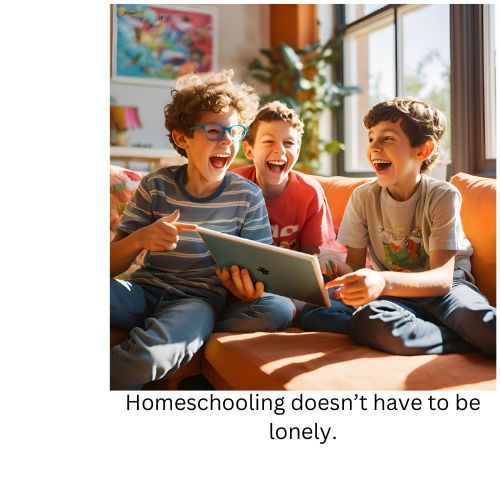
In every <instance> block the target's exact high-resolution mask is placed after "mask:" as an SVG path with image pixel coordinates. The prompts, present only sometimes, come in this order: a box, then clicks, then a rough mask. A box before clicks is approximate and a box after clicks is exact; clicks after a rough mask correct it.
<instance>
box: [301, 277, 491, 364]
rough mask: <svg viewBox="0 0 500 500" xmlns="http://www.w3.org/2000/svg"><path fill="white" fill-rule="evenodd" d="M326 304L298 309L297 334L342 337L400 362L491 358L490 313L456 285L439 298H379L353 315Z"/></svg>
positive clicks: (473, 292) (472, 291) (469, 290)
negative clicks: (451, 356)
mask: <svg viewBox="0 0 500 500" xmlns="http://www.w3.org/2000/svg"><path fill="white" fill-rule="evenodd" d="M331 302H332V306H331V307H328V308H321V307H317V306H312V305H308V306H306V307H304V309H303V311H302V317H301V323H302V328H304V330H323V331H324V330H326V331H334V332H338V333H347V334H350V335H351V337H352V339H353V341H354V342H356V343H357V344H362V345H367V346H370V347H373V348H375V349H378V350H381V351H385V352H389V353H392V354H400V355H405V356H410V355H416V354H447V353H464V352H472V351H476V350H480V351H483V352H485V353H486V354H489V355H491V356H495V355H496V309H495V308H494V307H492V306H491V305H490V304H489V303H488V301H487V300H486V298H485V297H484V296H483V295H481V294H480V293H479V292H478V291H477V289H476V287H474V285H471V284H469V283H466V282H464V281H461V280H457V281H455V282H454V283H453V287H452V290H451V291H450V292H449V293H448V294H446V295H444V296H442V297H426V298H401V297H388V296H383V297H379V298H378V299H377V300H374V301H372V302H369V303H368V304H365V305H364V306H362V307H360V308H358V309H354V308H353V307H351V306H347V305H346V304H344V303H343V302H342V301H340V300H334V299H332V298H331Z"/></svg>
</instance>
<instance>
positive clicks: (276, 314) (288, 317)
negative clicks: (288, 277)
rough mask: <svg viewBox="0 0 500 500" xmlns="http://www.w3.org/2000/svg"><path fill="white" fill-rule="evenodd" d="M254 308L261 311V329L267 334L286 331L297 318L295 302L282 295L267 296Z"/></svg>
mask: <svg viewBox="0 0 500 500" xmlns="http://www.w3.org/2000/svg"><path fill="white" fill-rule="evenodd" d="M252 308H257V309H258V310H259V316H260V318H259V319H260V328H259V329H260V330H262V331H266V332H274V331H279V330H285V329H286V328H288V327H289V326H290V325H291V324H292V321H293V318H294V317H295V306H294V304H293V302H292V301H291V300H290V299H288V298H287V297H282V296H280V295H272V294H266V295H264V296H263V297H261V298H260V299H259V301H257V303H255V304H254V305H253V306H252Z"/></svg>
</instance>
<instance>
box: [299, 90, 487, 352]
mask: <svg viewBox="0 0 500 500" xmlns="http://www.w3.org/2000/svg"><path fill="white" fill-rule="evenodd" d="M364 125H365V127H366V128H367V129H368V149H367V157H368V161H369V162H370V164H371V166H372V168H373V169H374V170H375V173H376V174H377V179H376V180H374V181H373V182H369V183H367V184H365V185H362V186H360V187H358V188H357V189H356V190H355V191H354V192H353V194H352V197H351V199H350V201H349V203H348V206H347V207H346V211H345V215H344V218H343V220H342V224H341V226H340V230H339V234H338V238H337V240H338V241H339V242H340V243H341V244H344V245H346V246H347V247H348V253H347V259H346V263H347V265H349V266H350V267H351V269H352V272H350V273H348V274H345V275H344V276H342V277H340V278H337V279H335V280H333V281H332V283H331V284H332V285H337V286H340V287H341V288H340V298H341V300H332V306H331V307H329V308H318V307H313V306H306V308H307V310H306V311H304V312H303V317H302V325H303V328H305V329H307V330H309V329H313V330H316V329H317V330H331V331H334V332H342V333H350V334H351V336H352V338H353V340H354V341H355V342H356V343H359V344H365V345H368V346H371V347H374V348H375V349H380V350H382V351H386V352H390V353H393V354H401V355H414V354H444V353H451V352H468V351H472V350H476V349H479V350H481V351H483V352H485V353H487V354H490V355H492V356H494V355H495V354H496V333H495V330H496V309H495V308H494V307H492V306H490V305H489V303H488V301H487V300H486V298H485V297H484V296H483V295H481V294H480V293H479V291H478V289H477V288H476V287H475V286H474V284H473V278H472V276H471V274H470V269H471V267H470V256H471V254H472V249H471V246H470V243H469V241H468V240H467V239H466V237H465V235H464V233H463V230H462V224H461V221H460V205H461V198H460V193H459V192H458V190H457V189H455V187H454V186H453V185H451V184H450V183H448V182H444V181H440V180H436V179H433V178H431V177H429V176H427V175H425V172H426V171H428V170H429V168H430V167H431V166H432V164H433V162H434V161H435V160H436V158H437V153H438V151H437V150H438V142H439V140H440V139H441V137H442V135H443V133H444V130H445V127H446V122H445V119H444V116H443V115H442V113H441V112H440V111H439V110H437V109H435V108H432V107H431V106H429V105H427V104H426V103H424V102H422V101H418V100H416V99H413V98H396V99H391V100H388V101H385V102H381V103H379V104H377V105H376V106H374V107H373V108H372V109H370V111H369V112H368V114H367V115H366V116H365V118H364ZM367 248H369V250H370V254H371V257H372V261H373V266H374V269H375V270H371V269H363V266H364V262H365V256H366V251H367ZM356 308H357V309H356Z"/></svg>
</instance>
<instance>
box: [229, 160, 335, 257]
mask: <svg viewBox="0 0 500 500" xmlns="http://www.w3.org/2000/svg"><path fill="white" fill-rule="evenodd" d="M233 172H234V173H236V174H239V175H241V176H242V177H245V178H246V179H249V180H251V181H252V182H254V183H255V184H257V178H256V173H255V167H254V166H253V165H250V166H247V167H240V168H236V169H234V170H233ZM288 178H289V180H288V185H287V187H286V189H285V191H284V192H283V193H282V194H281V195H280V196H278V197H277V198H274V199H272V200H266V206H267V211H268V213H269V222H270V223H271V229H272V232H273V244H274V245H276V246H280V247H285V248H291V249H292V250H299V249H300V245H299V243H300V244H302V245H310V246H315V247H319V246H324V245H332V244H334V241H335V230H334V229H333V222H332V216H331V214H330V209H329V208H328V203H327V201H326V198H325V193H324V191H323V188H322V187H321V185H320V184H319V182H318V181H316V180H315V179H312V178H311V177H308V176H306V175H304V174H302V173H300V172H296V171H294V170H292V171H290V173H289V174H288Z"/></svg>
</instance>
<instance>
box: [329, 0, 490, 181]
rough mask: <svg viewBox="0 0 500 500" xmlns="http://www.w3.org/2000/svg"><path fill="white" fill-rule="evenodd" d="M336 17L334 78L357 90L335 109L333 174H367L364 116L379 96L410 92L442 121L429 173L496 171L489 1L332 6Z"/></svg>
mask: <svg viewBox="0 0 500 500" xmlns="http://www.w3.org/2000/svg"><path fill="white" fill-rule="evenodd" d="M335 20H336V33H337V34H338V35H340V36H343V47H344V49H343V61H342V63H341V64H340V65H339V66H338V67H337V68H336V71H337V75H338V77H339V79H342V80H343V82H344V83H345V84H346V85H359V86H360V87H362V88H363V92H362V93H360V94H355V95H353V96H348V97H346V98H345V100H344V109H343V113H339V115H340V121H339V123H337V129H338V130H339V138H340V139H341V140H342V141H343V142H344V143H345V152H344V153H343V154H341V155H339V160H338V162H339V164H338V173H339V174H341V175H358V176H359V175H364V176H366V175H367V174H368V173H371V168H370V166H369V165H368V162H367V160H366V159H365V150H366V130H365V128H364V126H363V123H362V119H363V116H364V115H365V113H366V112H367V111H368V109H369V108H370V107H371V106H372V105H373V104H375V103H377V102H379V101H381V100H383V99H387V98H391V97H395V96H398V95H399V96H403V95H412V96H415V97H417V98H420V99H422V100H425V101H427V102H429V103H430V104H432V105H433V106H436V107H437V108H439V109H440V110H441V111H443V113H444V114H445V116H446V119H447V122H448V126H447V131H446V133H445V136H444V137H443V139H442V141H441V154H440V158H439V160H438V162H437V164H436V165H435V167H434V169H433V175H434V176H436V177H439V178H443V179H444V178H449V177H450V175H452V174H454V173H456V172H469V173H474V174H477V175H484V176H493V175H495V169H496V93H495V91H496V66H495V29H494V28H495V6H494V5H492V4H488V5H466V4H464V5H461V4H456V5H455V4H453V5H446V4H435V5H429V4H426V5H422V4H420V5H380V4H378V5H375V4H371V5H352V4H351V5H338V6H337V7H336V10H335Z"/></svg>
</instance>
